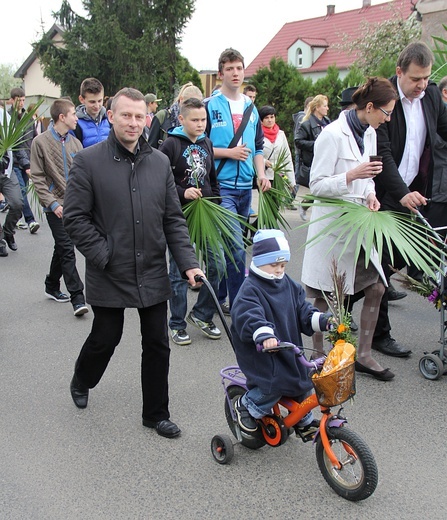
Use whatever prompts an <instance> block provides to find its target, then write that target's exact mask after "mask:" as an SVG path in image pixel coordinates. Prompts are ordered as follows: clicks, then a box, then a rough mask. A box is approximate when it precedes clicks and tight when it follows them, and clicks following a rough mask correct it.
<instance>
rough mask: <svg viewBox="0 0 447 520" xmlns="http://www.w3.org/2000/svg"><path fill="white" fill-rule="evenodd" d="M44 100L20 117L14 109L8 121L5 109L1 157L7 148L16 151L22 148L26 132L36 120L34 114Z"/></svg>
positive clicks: (0, 132) (0, 145)
mask: <svg viewBox="0 0 447 520" xmlns="http://www.w3.org/2000/svg"><path fill="white" fill-rule="evenodd" d="M43 101H44V100H43V99H41V100H40V101H39V102H38V103H37V104H36V106H35V107H34V108H33V109H32V110H30V111H29V112H26V113H24V114H23V115H22V117H21V118H20V119H19V113H18V111H17V110H12V113H11V114H10V115H9V116H10V117H9V121H8V115H7V112H6V110H5V109H3V120H2V121H1V123H0V158H1V157H3V155H4V154H5V153H6V151H7V150H12V151H14V150H17V149H18V148H20V146H21V145H22V144H23V142H24V140H25V134H26V132H27V131H28V130H29V128H30V126H31V125H32V124H33V122H34V120H33V116H34V114H35V113H36V112H37V110H38V108H39V107H40V105H41V104H42V103H43Z"/></svg>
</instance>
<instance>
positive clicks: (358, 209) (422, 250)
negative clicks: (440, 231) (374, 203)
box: [299, 195, 446, 277]
mask: <svg viewBox="0 0 447 520" xmlns="http://www.w3.org/2000/svg"><path fill="white" fill-rule="evenodd" d="M303 198H304V200H305V201H306V200H307V201H309V202H307V203H306V202H304V203H303V205H304V206H309V205H310V201H314V203H313V204H314V207H315V206H323V207H327V208H330V209H332V210H333V211H331V212H329V213H328V214H327V215H323V216H322V217H320V218H318V219H316V220H313V221H312V222H311V223H315V222H318V221H322V220H325V219H327V218H331V219H332V220H331V222H330V223H329V224H328V225H327V226H326V227H325V228H324V229H323V230H321V231H320V232H319V233H318V234H316V235H315V236H313V237H312V238H311V239H310V240H308V241H306V243H305V244H304V245H303V247H305V246H310V245H312V244H314V243H316V242H318V241H320V240H323V239H324V238H325V237H326V235H327V234H328V233H331V234H332V235H333V236H334V237H337V238H335V239H334V241H333V243H332V245H331V246H330V247H329V249H328V253H329V252H330V251H332V249H333V248H334V247H335V246H336V245H337V244H339V243H342V244H343V247H342V248H341V252H340V256H339V258H340V257H341V256H342V255H343V254H344V253H345V252H346V249H347V247H348V245H349V244H350V243H351V241H352V240H355V253H354V260H355V262H357V260H358V257H359V255H360V251H361V248H362V245H364V253H365V264H366V266H368V264H369V260H370V256H371V250H372V248H373V247H374V248H375V249H376V250H377V252H378V254H379V258H382V253H383V246H384V242H385V243H386V245H387V247H388V250H389V252H390V256H391V261H392V262H394V256H393V247H392V246H393V245H394V246H395V247H396V249H397V250H398V251H399V252H400V254H401V255H402V257H403V258H404V260H405V261H406V262H407V263H412V264H414V265H415V266H416V267H417V268H418V269H420V270H421V271H423V272H425V273H427V274H428V275H430V276H433V277H435V276H436V275H435V273H436V271H438V270H439V266H440V265H441V264H444V265H446V262H445V260H444V258H443V255H442V249H443V243H442V241H441V240H440V239H439V237H438V236H437V235H435V234H433V233H432V232H431V230H430V229H429V228H428V227H427V226H426V225H424V224H422V223H420V222H419V221H417V220H416V218H415V217H414V216H412V215H408V214H406V213H399V212H395V211H371V210H369V209H368V208H367V207H366V206H363V205H361V204H357V203H355V202H350V201H346V200H340V199H330V198H324V197H316V196H314V195H305V196H304V197H303ZM307 225H309V223H306V224H303V225H301V226H299V227H300V228H302V227H305V226H307Z"/></svg>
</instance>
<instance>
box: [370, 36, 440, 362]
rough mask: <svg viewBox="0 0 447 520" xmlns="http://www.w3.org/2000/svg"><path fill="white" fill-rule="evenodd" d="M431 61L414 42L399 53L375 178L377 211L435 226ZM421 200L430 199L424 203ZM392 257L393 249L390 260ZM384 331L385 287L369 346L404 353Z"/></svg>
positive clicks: (436, 144)
mask: <svg viewBox="0 0 447 520" xmlns="http://www.w3.org/2000/svg"><path fill="white" fill-rule="evenodd" d="M433 60H434V58H433V53H432V52H431V50H430V49H429V48H428V46H427V45H426V44H424V43H420V42H416V43H411V44H409V45H407V47H405V49H404V50H403V51H402V52H401V54H400V55H399V58H398V61H397V67H396V76H394V77H393V78H391V82H392V83H393V84H394V86H395V87H396V90H397V91H398V93H399V100H398V101H397V102H396V106H395V108H394V111H393V114H392V117H391V114H389V116H390V117H389V120H388V122H387V123H386V124H383V125H380V127H379V128H378V129H377V153H378V154H379V155H381V156H382V157H383V170H382V173H381V174H380V175H378V176H377V177H376V178H375V182H376V192H377V198H378V199H379V201H380V203H381V209H382V210H393V211H401V212H402V211H406V212H409V211H416V209H417V208H418V207H422V208H423V210H422V211H423V213H424V214H425V216H426V217H427V219H428V220H429V222H430V223H431V224H432V225H435V226H437V225H441V221H442V220H443V222H444V225H445V224H446V220H447V217H446V216H445V215H446V214H447V185H446V180H445V176H444V177H443V176H442V171H443V168H442V167H440V162H439V157H442V156H443V155H444V154H445V148H444V147H445V141H446V140H447V109H446V107H445V105H444V103H443V102H442V99H441V93H440V91H439V89H438V87H437V86H436V85H435V84H434V83H432V82H430V81H429V79H428V78H429V76H430V74H431V68H432V64H433ZM438 149H442V150H441V154H439V153H438ZM442 152H444V154H443V153H442ZM444 157H445V155H444ZM443 162H444V164H445V158H444V161H443ZM443 183H444V184H443ZM427 199H431V202H429V203H428V204H427V202H428V201H427ZM404 208H405V209H404ZM386 256H387V255H385V256H384V259H383V264H382V267H383V268H384V271H385V273H386V274H387V276H388V278H389V272H390V271H389V268H388V264H389V263H390V259H389V257H388V258H387V257H386ZM398 257H399V255H398V252H396V253H395V255H394V258H395V259H396V258H398ZM403 265H404V262H403V261H402V262H400V265H399V260H398V261H397V262H395V267H397V268H401V267H403ZM390 331H391V326H390V322H389V318H388V294H387V291H385V294H384V297H383V299H382V304H381V308H380V312H379V319H378V321H377V326H376V330H375V333H374V340H373V344H372V347H373V348H374V349H376V350H379V351H380V352H382V353H384V354H387V355H390V356H395V357H407V356H409V355H410V354H411V351H410V350H408V349H406V348H404V347H403V346H401V345H399V344H398V343H397V342H396V341H395V340H394V339H393V338H392V337H391V335H390Z"/></svg>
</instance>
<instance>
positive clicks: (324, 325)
mask: <svg viewBox="0 0 447 520" xmlns="http://www.w3.org/2000/svg"><path fill="white" fill-rule="evenodd" d="M333 328H334V320H333V317H332V313H330V312H325V313H322V314H321V316H320V330H332V329H333Z"/></svg>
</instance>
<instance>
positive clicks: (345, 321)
mask: <svg viewBox="0 0 447 520" xmlns="http://www.w3.org/2000/svg"><path fill="white" fill-rule="evenodd" d="M331 278H332V282H333V290H332V292H331V293H330V294H326V293H325V292H324V291H321V292H322V295H323V298H324V299H325V301H326V303H327V306H328V312H330V313H331V314H332V322H333V327H332V328H331V329H330V330H329V332H328V334H327V336H326V339H327V340H328V341H329V342H330V343H331V344H332V345H335V343H336V342H337V341H339V340H342V341H345V342H347V343H351V345H354V347H356V346H357V338H356V337H355V336H354V335H353V333H352V331H351V313H350V312H348V311H347V309H346V307H345V297H346V271H344V272H343V273H340V272H339V271H338V263H337V260H336V259H335V258H332V262H331Z"/></svg>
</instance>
